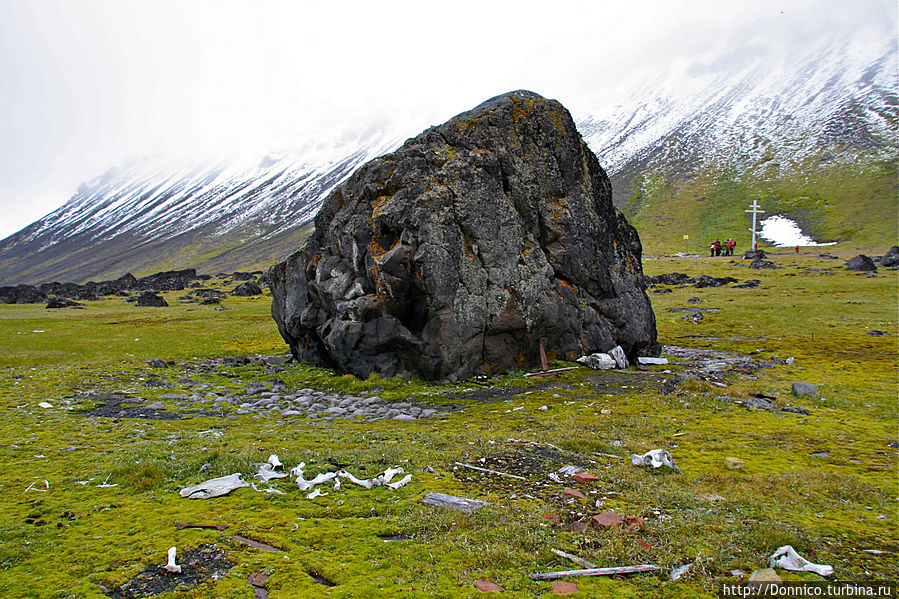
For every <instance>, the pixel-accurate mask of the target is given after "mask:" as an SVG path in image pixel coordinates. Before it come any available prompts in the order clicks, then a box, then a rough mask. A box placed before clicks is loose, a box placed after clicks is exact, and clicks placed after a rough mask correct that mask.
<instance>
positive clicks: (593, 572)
mask: <svg viewBox="0 0 899 599" xmlns="http://www.w3.org/2000/svg"><path fill="white" fill-rule="evenodd" d="M658 569H659V567H658V566H654V565H651V564H643V565H639V566H620V567H617V568H587V569H586V570H561V571H559V572H537V573H534V574H530V575H529V576H530V577H531V580H555V579H557V578H565V577H567V576H614V575H616V574H639V573H641V572H654V571H656V570H658Z"/></svg>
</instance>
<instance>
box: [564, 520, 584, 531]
mask: <svg viewBox="0 0 899 599" xmlns="http://www.w3.org/2000/svg"><path fill="white" fill-rule="evenodd" d="M565 530H567V531H568V532H584V531H585V530H587V523H586V522H581V521H580V520H575V521H574V522H572V523H571V524H569V525H568V526H566V527H565Z"/></svg>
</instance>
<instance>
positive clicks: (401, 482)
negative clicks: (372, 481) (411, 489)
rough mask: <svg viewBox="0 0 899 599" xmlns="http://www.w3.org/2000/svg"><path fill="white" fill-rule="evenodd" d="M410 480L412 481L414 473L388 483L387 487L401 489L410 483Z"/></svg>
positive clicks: (394, 489)
mask: <svg viewBox="0 0 899 599" xmlns="http://www.w3.org/2000/svg"><path fill="white" fill-rule="evenodd" d="M410 482H412V475H411V474H407V475H406V476H404V477H403V478H401V479H400V480H398V481H396V482H395V483H392V484H388V485H387V488H388V489H391V490H393V491H396V490H397V489H399V488H400V487H405V486H406V485H408V484H409V483H410Z"/></svg>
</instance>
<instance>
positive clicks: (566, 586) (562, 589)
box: [553, 580, 577, 595]
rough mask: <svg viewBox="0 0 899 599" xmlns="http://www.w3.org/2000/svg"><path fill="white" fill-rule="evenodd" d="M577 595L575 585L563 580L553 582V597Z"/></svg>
mask: <svg viewBox="0 0 899 599" xmlns="http://www.w3.org/2000/svg"><path fill="white" fill-rule="evenodd" d="M574 593H577V584H575V583H573V582H567V581H564V580H554V581H553V595H573V594H574Z"/></svg>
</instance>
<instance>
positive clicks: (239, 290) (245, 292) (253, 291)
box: [231, 281, 262, 297]
mask: <svg viewBox="0 0 899 599" xmlns="http://www.w3.org/2000/svg"><path fill="white" fill-rule="evenodd" d="M231 295H236V296H239V297H250V296H252V295H262V289H261V288H260V287H259V285H257V284H256V283H254V282H253V281H247V282H246V283H241V284H240V285H238V286H237V287H235V288H234V289H232V290H231Z"/></svg>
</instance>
